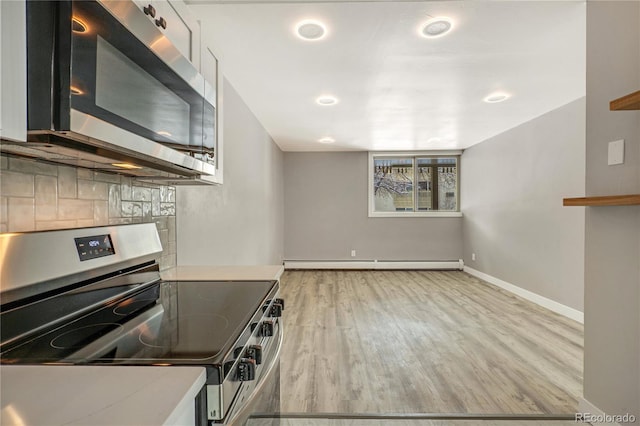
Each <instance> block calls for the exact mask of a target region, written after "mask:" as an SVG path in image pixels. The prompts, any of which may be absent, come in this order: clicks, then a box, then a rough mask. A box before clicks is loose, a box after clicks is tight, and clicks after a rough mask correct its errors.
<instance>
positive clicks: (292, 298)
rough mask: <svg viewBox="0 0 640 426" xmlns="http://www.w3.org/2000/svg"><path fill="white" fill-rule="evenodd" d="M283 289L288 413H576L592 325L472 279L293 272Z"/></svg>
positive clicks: (284, 382)
mask: <svg viewBox="0 0 640 426" xmlns="http://www.w3.org/2000/svg"><path fill="white" fill-rule="evenodd" d="M281 284H282V290H281V292H282V295H283V297H284V298H285V300H286V310H285V319H284V324H285V327H286V328H285V341H284V347H283V353H282V358H281V366H282V370H281V396H282V412H283V413H381V414H390V413H478V414H482V413H485V414H494V413H506V414H535V413H542V414H573V413H575V412H576V409H577V400H578V398H579V397H580V396H581V395H582V356H583V327H582V325H581V324H579V323H577V322H575V321H572V320H569V319H567V318H565V317H562V316H560V315H557V314H554V313H552V312H550V311H547V310H545V309H543V308H541V307H539V306H537V305H535V304H532V303H530V302H527V301H525V300H523V299H520V298H517V297H515V296H513V295H512V294H510V293H508V292H505V291H503V290H501V289H498V288H496V287H494V286H491V285H489V284H486V283H484V282H483V281H481V280H478V279H476V278H474V277H472V276H470V275H468V274H466V273H463V272H457V271H446V272H441V271H287V272H285V274H284V275H283V277H282V279H281ZM291 421H293V420H291ZM326 421H329V420H326ZM331 421H334V422H335V421H338V420H331ZM349 421H351V422H353V421H354V420H349ZM544 423H545V424H551V422H544ZM293 424H295V425H298V424H300V425H303V424H304V423H292V425H293ZM341 424H342V423H340V425H341ZM356 424H357V423H353V424H352V423H349V426H356ZM368 424H373V423H368ZM426 424H429V425H440V423H437V421H436V423H425V425H426ZM444 424H453V423H443V425H444ZM466 424H468V423H464V422H463V423H460V425H466ZM498 424H499V425H500V424H503V423H498ZM506 424H509V423H506ZM511 424H513V423H511ZM526 424H531V423H524V425H526ZM323 425H326V426H337V425H338V423H336V424H334V423H325V424H323ZM421 425H422V424H421Z"/></svg>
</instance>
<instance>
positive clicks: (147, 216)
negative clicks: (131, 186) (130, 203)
mask: <svg viewBox="0 0 640 426" xmlns="http://www.w3.org/2000/svg"><path fill="white" fill-rule="evenodd" d="M142 218H143V219H144V221H145V222H152V221H153V216H152V215H151V203H142Z"/></svg>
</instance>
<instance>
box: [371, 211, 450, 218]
mask: <svg viewBox="0 0 640 426" xmlns="http://www.w3.org/2000/svg"><path fill="white" fill-rule="evenodd" d="M369 217H404V218H413V217H462V212H369Z"/></svg>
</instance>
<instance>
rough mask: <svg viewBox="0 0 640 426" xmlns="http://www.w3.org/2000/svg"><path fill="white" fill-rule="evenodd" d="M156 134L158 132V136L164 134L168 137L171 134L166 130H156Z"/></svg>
mask: <svg viewBox="0 0 640 426" xmlns="http://www.w3.org/2000/svg"><path fill="white" fill-rule="evenodd" d="M156 133H157V134H159V135H160V136H166V137H168V138H170V137H171V136H173V135H172V134H171V133H169V132H167V131H166V130H160V131H158V132H156Z"/></svg>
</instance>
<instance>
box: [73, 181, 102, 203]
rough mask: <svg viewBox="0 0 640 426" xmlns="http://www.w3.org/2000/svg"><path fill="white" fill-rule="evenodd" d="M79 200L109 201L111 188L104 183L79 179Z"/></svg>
mask: <svg viewBox="0 0 640 426" xmlns="http://www.w3.org/2000/svg"><path fill="white" fill-rule="evenodd" d="M78 198H80V199H82V200H108V199H109V187H108V186H107V184H106V183H104V182H96V181H91V180H80V179H79V180H78Z"/></svg>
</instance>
